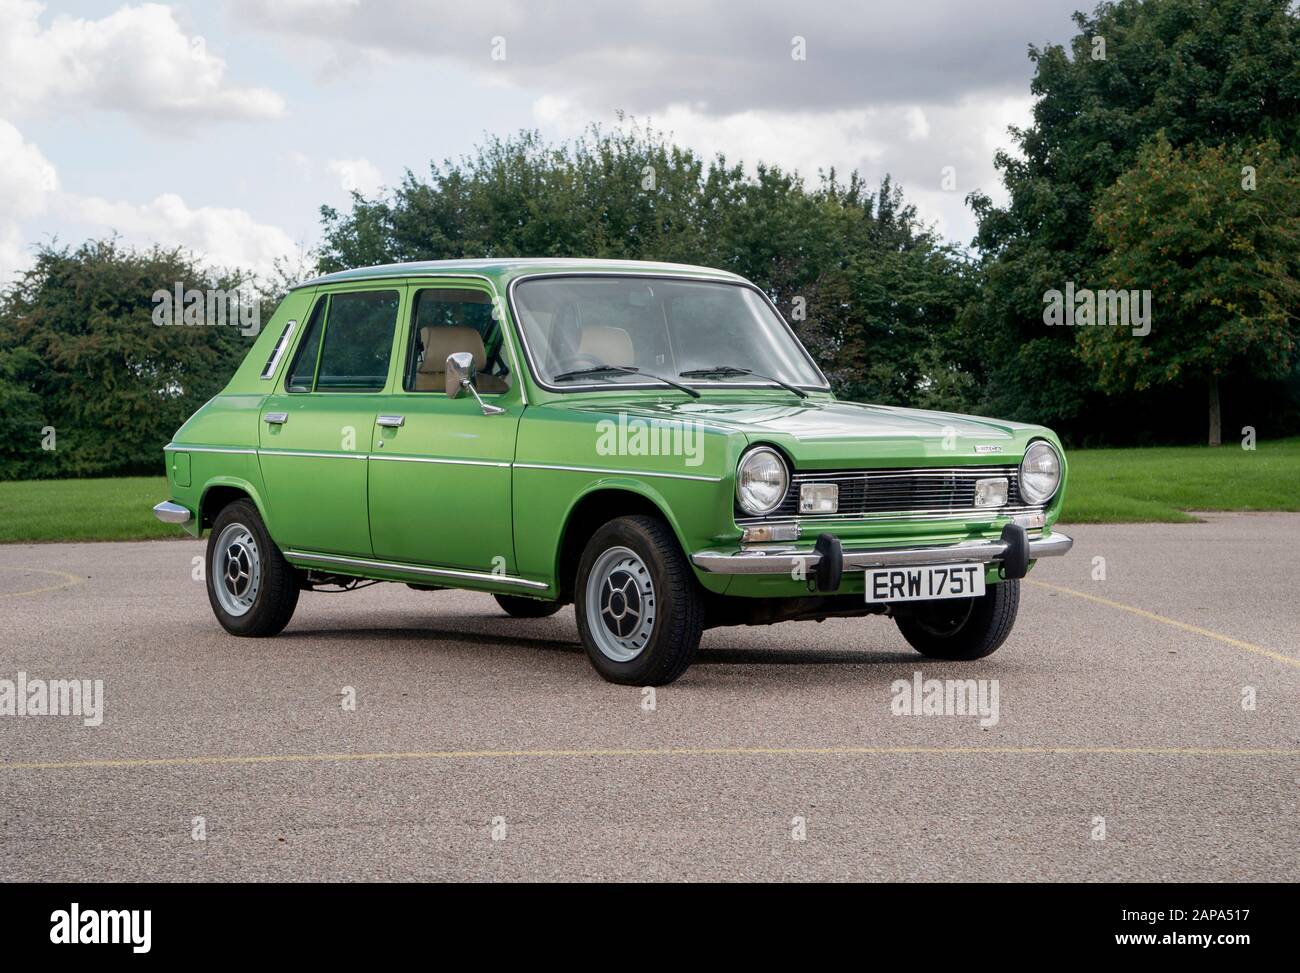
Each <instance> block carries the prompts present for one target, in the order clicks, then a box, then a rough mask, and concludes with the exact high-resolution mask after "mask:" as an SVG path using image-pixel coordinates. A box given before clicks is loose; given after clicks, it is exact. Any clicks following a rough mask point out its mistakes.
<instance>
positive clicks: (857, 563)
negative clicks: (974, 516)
mask: <svg viewBox="0 0 1300 973" xmlns="http://www.w3.org/2000/svg"><path fill="white" fill-rule="evenodd" d="M1072 546H1074V541H1073V540H1072V539H1071V538H1070V537H1067V536H1066V535H1065V534H1057V533H1053V534H1050V535H1048V536H1047V537H1036V538H1032V539H1031V540H1030V541H1029V558H1030V560H1036V559H1037V558H1040V557H1059V556H1060V555H1062V554H1064V553H1065V552H1066V551H1068V550H1069V549H1070V548H1071V547H1072ZM1006 550H1007V544H1006V542H1005V541H1002V540H993V541H962V542H961V543H960V544H945V545H942V546H937V547H900V548H890V549H874V550H852V549H850V548H845V549H844V570H845V571H862V570H865V569H867V568H895V567H906V566H907V565H914V564H970V563H972V562H975V563H980V564H988V563H992V562H995V561H1000V560H1002V556H1003V555H1004V554H1005V553H1006ZM691 561H692V562H693V563H694V564H695V566H696V567H697V568H699V569H700V570H702V571H708V572H710V573H712V574H789V573H790V572H791V571H793V570H794V568H795V566H796V565H802V566H803V568H804V570H805V571H806V572H807V573H808V574H809V575H811V573H812V569H813V568H815V567H817V565H818V563H819V562H820V561H821V555H820V554H818V553H817V552H816V551H796V550H794V549H793V548H789V547H786V548H771V549H768V550H742V551H736V552H733V553H730V554H728V553H726V552H723V551H701V552H700V553H698V554H693V555H692V556H691Z"/></svg>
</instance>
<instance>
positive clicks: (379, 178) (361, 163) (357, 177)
mask: <svg viewBox="0 0 1300 973" xmlns="http://www.w3.org/2000/svg"><path fill="white" fill-rule="evenodd" d="M325 167H326V168H327V169H328V170H329V171H330V173H331V174H333V175H334V176H335V177H336V178H337V179H338V181H339V186H340V187H341V188H342V190H343V191H344V192H345V193H354V192H356V193H360V194H361V195H362V196H373V195H375V194H376V193H377V192H379V190H380V189H382V188H383V186H384V174H383V173H382V172H380V171H379V167H378V166H376V165H375V164H374V163H372V162H371V161H370V160H369V159H366V158H364V157H363V158H360V159H330V160H329V161H328V162H327V163H325Z"/></svg>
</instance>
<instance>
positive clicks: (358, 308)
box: [289, 290, 399, 392]
mask: <svg viewBox="0 0 1300 973" xmlns="http://www.w3.org/2000/svg"><path fill="white" fill-rule="evenodd" d="M398 303H399V299H398V292H397V291H395V290H391V291H350V292H347V293H343V294H331V295H329V303H328V306H327V309H326V310H325V311H324V313H321V314H320V320H318V319H317V313H313V315H312V321H311V323H310V325H309V326H308V328H307V333H306V334H305V335H304V336H303V343H302V347H301V349H300V351H299V353H298V359H297V361H295V363H294V368H293V373H292V374H291V375H290V379H289V391H290V392H306V391H311V390H315V391H317V392H378V391H380V390H381V389H382V388H383V387H384V383H385V382H386V381H387V380H388V360H389V358H390V357H391V356H392V351H393V331H394V329H395V328H396V327H397V307H398ZM319 307H320V306H319V305H318V312H319ZM321 321H323V322H324V323H323V326H322V324H321ZM317 348H318V349H319V350H318V352H315V353H314V352H313V349H317ZM313 359H314V361H313ZM313 374H314V376H315V377H314V381H313V378H312V376H313Z"/></svg>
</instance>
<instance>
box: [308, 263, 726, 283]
mask: <svg viewBox="0 0 1300 973" xmlns="http://www.w3.org/2000/svg"><path fill="white" fill-rule="evenodd" d="M620 271H621V272H624V273H638V274H654V273H659V274H667V275H671V276H685V277H695V276H707V277H723V278H726V279H728V280H736V281H744V278H743V277H741V276H739V275H738V274H733V273H731V272H730V271H726V270H718V269H716V268H713V267H697V266H694V265H692V264H674V263H660V262H656V261H651V260H599V259H578V258H559V257H495V258H483V259H469V260H414V261H411V262H409V263H400V264H379V265H377V266H374V267H358V268H356V269H354V270H340V271H337V272H336V273H332V274H325V275H324V276H322V277H313V278H312V279H311V280H305V281H303V282H302V283H300V284H296V285H295V286H294V288H293V289H294V290H297V289H298V288H300V287H316V286H320V285H323V284H342V283H350V282H354V281H365V280H384V279H386V278H392V277H444V276H456V275H458V274H462V275H474V276H482V277H487V278H490V279H491V280H492V281H494V282H495V283H497V284H501V285H503V286H504V285H506V284H508V283H509V282H510V281H511V280H513V279H514V278H516V277H524V276H527V275H529V274H546V273H559V274H563V273H584V272H592V273H595V272H599V273H618V272H620Z"/></svg>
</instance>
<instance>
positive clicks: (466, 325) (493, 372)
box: [404, 288, 511, 395]
mask: <svg viewBox="0 0 1300 973" xmlns="http://www.w3.org/2000/svg"><path fill="white" fill-rule="evenodd" d="M492 312H493V305H492V298H491V296H490V295H488V294H487V293H486V292H485V291H480V290H475V289H473V288H426V289H424V290H421V291H420V292H419V293H417V294H416V298H415V309H414V311H413V312H412V327H411V337H410V341H409V342H408V344H407V355H406V368H405V381H404V387H405V388H406V390H407V391H408V392H444V393H445V391H446V387H447V386H446V368H447V356H448V355H451V354H454V353H456V352H469V353H470V354H471V355H473V356H474V367H475V369H476V370H477V372H478V378H477V383H476V384H477V388H478V391H479V392H480V393H483V394H488V395H491V394H493V393H500V392H504V391H506V389H508V388H509V387H510V381H511V376H510V366H509V364H508V361H509V358H508V355H507V353H506V349H505V344H504V342H505V336H504V334H503V332H502V330H501V325H500V323H499V322H498V321H497V319H496V317H495V316H494V314H493V313H492Z"/></svg>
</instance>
